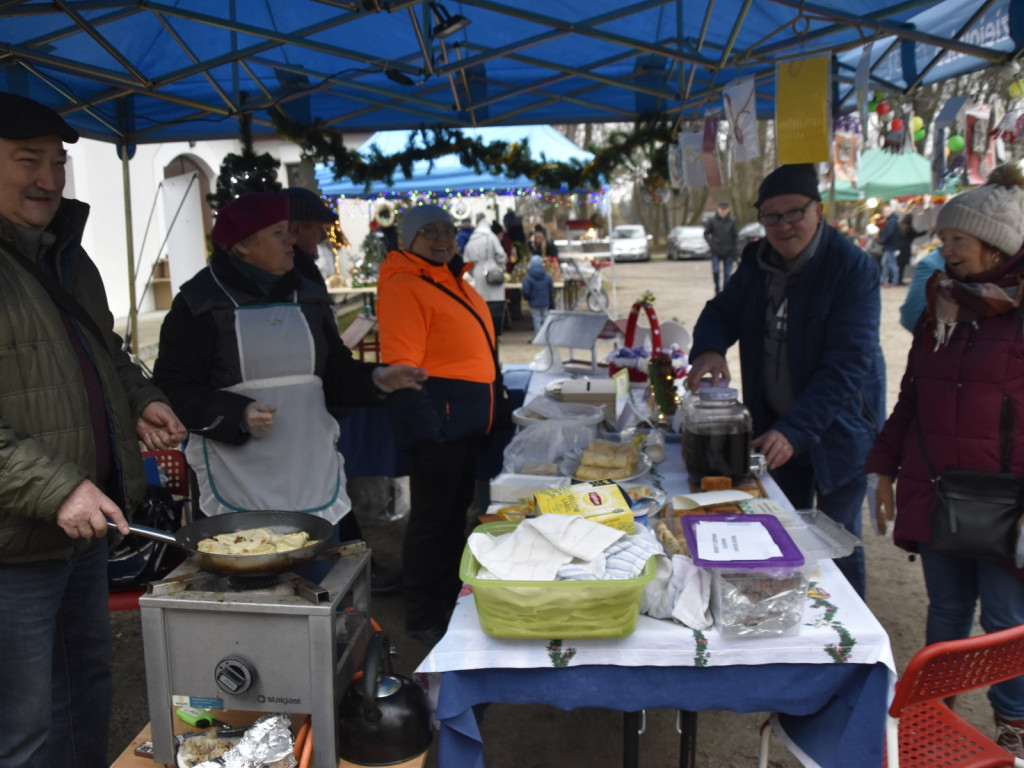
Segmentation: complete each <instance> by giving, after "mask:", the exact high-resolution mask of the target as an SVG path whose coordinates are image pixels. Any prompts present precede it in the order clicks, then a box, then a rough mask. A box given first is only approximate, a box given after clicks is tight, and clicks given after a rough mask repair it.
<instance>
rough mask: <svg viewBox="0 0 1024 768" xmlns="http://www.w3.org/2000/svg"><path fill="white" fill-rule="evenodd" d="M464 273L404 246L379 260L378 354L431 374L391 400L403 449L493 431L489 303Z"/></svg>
mask: <svg viewBox="0 0 1024 768" xmlns="http://www.w3.org/2000/svg"><path fill="white" fill-rule="evenodd" d="M464 271H465V268H462V269H461V270H460V271H459V275H458V276H456V274H455V273H454V272H453V271H452V269H451V268H449V266H448V265H437V264H432V263H431V262H429V261H427V260H425V259H422V258H420V257H419V256H416V255H415V254H413V253H410V252H409V251H392V252H391V253H389V254H388V255H387V258H386V259H385V260H384V263H383V264H382V265H381V268H380V276H379V278H378V281H377V321H378V324H379V326H380V343H381V359H382V361H383V362H385V363H389V364H392V365H398V364H405V365H415V366H419V367H421V368H424V369H426V371H427V374H428V375H429V377H430V378H429V379H427V381H426V382H425V383H424V386H423V389H422V390H421V391H414V390H402V391H400V392H396V393H395V394H394V395H392V396H391V397H389V398H388V399H389V402H390V404H391V408H392V414H393V416H394V417H395V418H394V422H395V431H396V438H397V440H398V443H399V445H401V446H402V447H404V448H407V447H410V446H412V445H415V444H417V443H422V442H437V441H445V440H454V439H458V438H461V437H466V436H468V435H472V434H484V433H486V432H487V431H488V430H489V429H490V426H491V422H492V420H493V412H494V399H495V398H494V395H495V378H496V374H497V371H496V363H495V359H494V355H493V354H492V352H491V349H492V347H493V345H494V344H495V341H494V326H493V324H492V322H491V314H490V311H489V310H488V307H487V303H486V302H485V301H484V300H483V298H482V297H481V296H480V294H478V293H477V292H476V290H474V288H473V287H472V286H471V285H469V284H468V283H467V282H466V281H465V280H463V279H462V272H464ZM424 278H426V279H424ZM431 281H432V282H433V283H437V284H438V285H440V286H443V287H444V288H446V289H447V290H449V291H451V292H452V293H454V294H455V295H456V296H458V297H459V298H461V299H462V300H463V301H464V302H465V303H466V304H468V305H469V307H468V308H467V307H466V306H464V305H463V304H461V303H459V302H458V301H456V300H455V299H454V298H453V297H452V296H450V295H449V294H447V293H445V292H444V291H443V290H441V289H440V288H439V287H438V285H432V284H431ZM471 310H472V314H471ZM474 315H475V317H474ZM478 320H479V321H480V322H478ZM481 322H482V324H483V325H482V326H481Z"/></svg>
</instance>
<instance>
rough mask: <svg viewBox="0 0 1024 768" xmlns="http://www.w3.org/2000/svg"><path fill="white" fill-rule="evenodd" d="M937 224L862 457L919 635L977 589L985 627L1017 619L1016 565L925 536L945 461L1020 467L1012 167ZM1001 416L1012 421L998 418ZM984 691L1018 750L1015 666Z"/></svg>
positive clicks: (952, 626) (942, 628) (1020, 279)
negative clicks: (907, 334) (899, 378)
mask: <svg viewBox="0 0 1024 768" xmlns="http://www.w3.org/2000/svg"><path fill="white" fill-rule="evenodd" d="M936 229H937V231H938V233H939V237H940V238H941V239H942V255H943V258H944V259H945V262H946V268H945V271H936V272H935V274H933V275H932V277H931V279H930V280H929V281H928V287H927V289H926V293H927V297H928V303H927V307H926V309H925V312H924V314H923V315H922V317H921V319H920V320H918V323H917V327H916V329H915V333H914V343H913V346H912V347H911V351H910V356H909V359H908V363H907V372H906V375H905V376H904V377H903V383H902V385H901V388H900V396H899V400H898V401H897V403H896V407H895V408H894V409H893V412H892V415H891V416H890V417H889V419H888V421H886V423H885V427H884V428H883V429H882V432H881V434H880V435H879V436H878V439H877V440H876V442H875V445H874V448H873V449H872V451H871V453H870V454H869V455H868V460H867V464H866V470H867V471H868V472H874V473H877V474H878V496H877V501H878V527H879V530H880V531H881V532H884V531H885V527H886V522H885V521H886V519H889V520H892V519H893V517H894V516H895V513H896V510H897V508H898V509H899V515H898V516H897V517H895V520H896V522H895V526H894V529H893V538H894V540H895V542H896V544H897V545H899V546H901V547H903V548H904V549H908V550H910V551H914V552H919V553H920V556H921V566H922V568H923V569H924V578H925V585H926V586H927V589H928V601H929V602H928V624H927V630H926V638H925V640H926V642H927V643H934V642H937V641H940V640H954V639H959V638H964V637H968V636H969V635H970V634H971V627H972V625H973V623H974V612H975V605H976V604H977V603H978V602H979V601H980V604H981V616H980V620H981V626H982V628H983V629H984V630H985V631H986V632H994V631H997V630H1000V629H1006V628H1007V627H1012V626H1015V625H1017V624H1021V623H1024V570H1021V569H1016V568H1014V567H1013V565H1012V563H1011V564H1006V565H1003V564H997V563H994V562H989V561H986V560H977V559H972V558H967V557H950V556H947V555H942V554H939V553H937V552H934V551H932V549H931V548H930V547H929V541H930V540H931V535H932V532H931V508H932V502H933V491H932V478H933V477H938V476H940V475H941V474H942V473H944V472H946V471H948V470H951V469H970V470H979V471H984V472H1007V471H1008V472H1012V473H1013V474H1014V475H1016V476H1017V477H1024V337H1022V331H1021V327H1022V325H1021V324H1022V320H1024V309H1022V307H1021V299H1022V298H1024V288H1022V286H1024V175H1022V173H1021V170H1020V168H1018V167H1017V166H1016V165H1015V164H1014V165H1003V166H1000V167H998V168H996V169H995V170H994V171H993V172H992V175H991V176H990V177H989V180H988V183H986V184H985V185H984V186H982V187H978V188H977V189H973V190H971V191H969V192H964V193H963V194H960V195H958V196H956V197H954V198H953V199H952V200H950V201H949V202H947V203H946V204H945V205H944V206H943V207H942V209H941V211H940V212H939V216H938V221H937V224H936ZM1008 418H1009V420H1007V419H1008ZM1006 424H1010V425H1013V426H1012V427H1011V428H1010V429H1008V430H1007V429H1001V427H1005V425H1006ZM1001 432H1003V433H1006V435H1005V437H1006V439H1005V440H1001V439H1000V434H1001ZM922 447H923V448H924V452H922ZM1004 449H1009V454H1008V455H1009V460H1008V466H1007V467H1006V468H1004V466H1003V461H1002V457H1003V456H1004V455H1006V454H1004ZM929 465H930V466H929ZM897 477H898V479H899V483H898V486H897V489H896V502H897V503H895V504H894V503H893V478H897ZM989 701H990V702H991V704H992V708H993V710H994V712H995V721H996V728H997V734H996V738H997V741H998V742H999V744H1000V745H1001V746H1002V747H1004V748H1006V749H1008V750H1010V751H1011V752H1013V753H1014V754H1015V755H1018V756H1022V757H1024V746H1022V734H1024V677H1018V678H1014V679H1011V680H1008V681H1006V682H1004V683H999V684H998V685H994V686H992V687H991V688H990V689H989Z"/></svg>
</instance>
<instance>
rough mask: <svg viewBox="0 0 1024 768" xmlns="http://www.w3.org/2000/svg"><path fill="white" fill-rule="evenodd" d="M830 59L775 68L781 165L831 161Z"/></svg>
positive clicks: (820, 57)
mask: <svg viewBox="0 0 1024 768" xmlns="http://www.w3.org/2000/svg"><path fill="white" fill-rule="evenodd" d="M829 64H830V57H829V56H815V57H813V58H809V59H798V60H796V61H786V62H782V63H781V64H778V65H776V67H775V141H776V145H777V146H778V154H779V165H792V164H793V163H819V162H824V161H827V160H828V159H829V140H828V137H829V118H828V111H829V94H828V81H829Z"/></svg>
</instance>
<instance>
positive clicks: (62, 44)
mask: <svg viewBox="0 0 1024 768" xmlns="http://www.w3.org/2000/svg"><path fill="white" fill-rule="evenodd" d="M445 5H448V6H450V7H451V9H452V10H448V9H447V8H445ZM855 5H856V8H852V7H851V3H850V2H849V0H818V1H817V2H815V3H807V2H804V0H759V1H758V2H750V0H716V1H715V2H714V3H706V2H699V1H698V0H636V1H635V2H630V1H629V0H626V1H625V2H623V0H447V2H427V1H426V0H329V1H328V0H276V1H275V0H246V1H245V2H238V0H163V2H145V3H137V2H120V1H117V2H92V0H65V2H61V3H53V2H46V1H45V0H7V2H4V3H3V4H2V10H0V19H2V22H3V23H2V24H0V62H2V64H3V66H2V67H0V88H2V89H5V90H11V91H15V92H18V93H22V94H24V95H27V96H30V97H32V98H35V99H37V100H39V101H42V102H44V103H46V104H49V105H51V106H53V107H54V108H56V109H57V110H59V111H60V112H61V113H62V114H64V115H65V117H66V118H67V120H68V121H69V122H70V123H71V124H72V125H74V126H75V127H76V128H78V129H79V130H80V131H81V132H82V133H83V134H84V135H85V136H88V137H90V138H95V139H101V140H106V141H111V142H115V143H118V144H123V145H132V144H137V143H145V142H163V141H174V140H199V139H209V138H236V137H237V135H238V124H237V120H236V117H237V116H238V115H239V114H240V113H242V112H246V113H250V114H252V116H253V134H254V136H255V137H256V138H260V137H261V136H269V135H274V134H275V130H276V127H275V125H274V121H273V119H272V112H276V108H280V110H283V111H284V112H285V113H286V114H287V115H288V117H290V118H291V119H292V120H294V121H296V122H297V123H299V124H302V125H309V124H310V123H311V122H313V121H315V120H317V119H319V120H320V124H321V125H322V126H324V127H326V128H332V129H335V130H338V131H341V132H364V133H365V132H370V131H380V130H395V129H408V128H417V127H419V126H422V125H426V126H434V125H443V126H449V127H477V126H483V125H514V124H520V125H531V124H558V123H585V122H628V121H632V120H635V119H637V118H638V117H640V116H643V115H645V114H651V113H659V114H663V115H670V116H682V117H684V118H691V117H698V116H701V115H703V114H704V113H705V112H708V111H711V112H716V111H719V110H720V94H721V90H722V88H724V87H726V86H727V85H729V84H730V83H731V82H732V81H734V80H736V79H738V78H740V77H751V78H753V79H754V80H755V83H756V92H757V115H758V117H759V118H771V117H772V116H773V114H774V98H775V87H774V80H775V67H776V65H777V64H778V63H780V62H784V61H788V60H793V59H798V58H801V57H805V56H812V55H832V56H834V57H835V59H834V60H835V67H834V82H835V89H836V90H835V94H834V101H835V103H836V104H839V105H840V106H841V107H842V108H844V109H852V106H853V105H852V100H851V93H852V90H853V80H854V78H853V74H854V72H855V70H856V64H857V62H858V61H859V60H860V52H861V50H862V49H863V47H864V45H865V43H867V42H873V43H874V46H873V50H872V60H873V61H872V78H871V83H870V87H871V88H876V89H881V90H885V91H888V92H891V93H901V92H907V91H909V90H912V89H914V88H915V87H918V86H920V85H927V84H929V83H934V82H937V81H940V80H943V79H945V78H948V77H950V76H953V75H956V74H962V73H964V72H969V71H975V70H978V69H982V68H985V67H990V66H994V65H998V64H1002V63H1005V62H1007V61H1010V60H1012V59H1013V58H1015V57H1019V56H1020V55H1021V53H1022V51H1024V3H1021V2H1020V1H1019V0H898V1H897V0H858V2H857V3H856V4H855Z"/></svg>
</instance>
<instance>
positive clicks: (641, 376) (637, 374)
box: [608, 301, 663, 382]
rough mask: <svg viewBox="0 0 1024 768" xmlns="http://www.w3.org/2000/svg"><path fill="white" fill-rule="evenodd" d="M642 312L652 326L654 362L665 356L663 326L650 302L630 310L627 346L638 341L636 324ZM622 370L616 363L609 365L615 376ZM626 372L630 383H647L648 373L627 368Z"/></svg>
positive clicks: (652, 356) (611, 373) (627, 321)
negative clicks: (662, 342)
mask: <svg viewBox="0 0 1024 768" xmlns="http://www.w3.org/2000/svg"><path fill="white" fill-rule="evenodd" d="M640 310H643V311H644V312H646V313H647V321H648V322H649V323H650V324H651V359H652V360H653V359H654V357H656V356H658V355H661V354H663V350H662V348H661V325H660V324H659V323H658V314H657V313H656V312H655V311H654V307H653V306H652V305H651V304H650V302H646V301H636V302H634V303H633V306H632V308H631V309H630V310H629V318H628V319H627V320H626V340H625V346H627V347H632V346H633V343H634V341H635V339H636V324H637V320H638V319H639V317H640ZM622 368H623V366H618V365H615V364H614V363H609V364H608V372H609V374H610V375H613V376H614V375H615V373H616V372H617V371H620V370H622ZM626 370H627V371H629V380H630V381H637V382H643V381H647V371H644V370H641V369H639V368H626Z"/></svg>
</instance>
